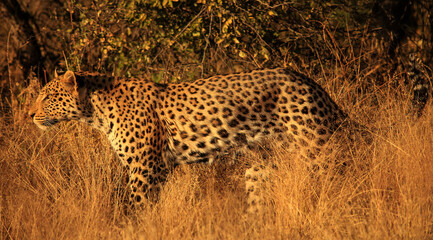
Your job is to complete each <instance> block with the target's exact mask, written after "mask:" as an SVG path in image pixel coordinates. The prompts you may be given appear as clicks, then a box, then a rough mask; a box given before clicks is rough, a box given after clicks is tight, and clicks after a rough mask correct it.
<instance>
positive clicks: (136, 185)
mask: <svg viewBox="0 0 433 240" xmlns="http://www.w3.org/2000/svg"><path fill="white" fill-rule="evenodd" d="M168 173H169V168H168V166H167V164H166V163H165V162H164V161H163V160H162V158H161V156H157V155H156V154H152V153H150V154H147V155H146V153H145V155H144V156H142V157H141V158H140V160H139V161H137V162H133V163H131V164H130V165H129V186H130V189H131V192H130V201H129V203H130V205H135V206H136V205H141V204H142V202H143V201H145V200H146V199H149V200H150V201H152V202H155V201H157V200H158V195H159V191H160V190H161V187H162V185H163V184H164V182H165V181H166V179H167V175H168Z"/></svg>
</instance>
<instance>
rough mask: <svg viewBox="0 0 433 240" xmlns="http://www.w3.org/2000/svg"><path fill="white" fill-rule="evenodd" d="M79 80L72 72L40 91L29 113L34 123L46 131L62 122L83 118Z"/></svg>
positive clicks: (57, 77) (56, 79) (51, 82)
mask: <svg viewBox="0 0 433 240" xmlns="http://www.w3.org/2000/svg"><path fill="white" fill-rule="evenodd" d="M82 91H83V90H79V89H78V85H77V79H76V77H75V74H74V73H73V72H72V71H67V72H66V73H65V74H64V75H61V76H57V74H55V78H54V79H53V80H52V81H50V82H49V83H47V84H46V85H45V86H44V87H43V88H42V90H41V91H40V93H39V95H38V97H37V99H36V102H35V103H34V104H33V106H32V107H31V109H30V111H29V115H30V117H32V119H33V122H34V123H35V124H36V125H37V126H38V127H39V128H41V129H46V128H47V127H50V126H52V125H54V124H56V123H58V122H60V121H67V120H77V119H80V118H82V117H83V104H82V101H80V96H81V95H82V94H83V93H82Z"/></svg>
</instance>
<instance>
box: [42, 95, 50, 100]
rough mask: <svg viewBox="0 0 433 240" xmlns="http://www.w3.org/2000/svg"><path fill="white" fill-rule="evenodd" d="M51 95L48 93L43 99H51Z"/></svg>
mask: <svg viewBox="0 0 433 240" xmlns="http://www.w3.org/2000/svg"><path fill="white" fill-rule="evenodd" d="M50 97H51V94H46V95H45V96H44V98H42V101H45V100H48V99H50Z"/></svg>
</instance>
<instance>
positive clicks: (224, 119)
mask: <svg viewBox="0 0 433 240" xmlns="http://www.w3.org/2000/svg"><path fill="white" fill-rule="evenodd" d="M30 115H31V116H32V117H33V120H34V122H35V123H36V125H38V126H39V127H41V128H46V127H49V126H51V125H53V124H55V123H58V122H60V121H66V120H80V121H83V122H86V123H88V124H89V125H91V126H92V127H94V128H96V129H99V130H100V131H102V132H103V133H105V134H106V135H107V137H108V139H109V140H110V142H111V144H112V146H113V148H114V150H115V151H116V152H117V155H118V156H119V158H120V160H121V162H122V163H123V165H124V166H126V167H127V168H128V169H129V174H130V180H129V185H130V188H131V195H130V199H131V202H132V203H138V204H139V203H140V202H142V201H143V199H145V198H155V197H156V196H157V193H158V191H159V189H160V187H161V184H162V183H163V182H164V181H166V178H167V174H168V173H169V172H170V171H171V170H172V169H173V168H174V167H175V166H176V165H179V164H185V163H199V162H204V163H212V162H213V161H214V160H215V159H218V157H219V156H221V155H222V154H224V153H225V152H227V151H228V150H230V149H233V148H235V149H237V148H240V147H242V146H251V145H254V144H259V143H260V142H263V141H267V142H269V141H284V142H286V143H287V144H286V146H288V148H291V149H296V150H299V151H300V152H301V155H302V156H304V157H305V158H309V159H314V158H315V157H316V155H317V154H318V152H319V151H320V149H321V148H322V147H323V146H324V145H325V144H326V142H327V141H328V139H329V138H330V136H331V135H332V134H333V132H334V131H335V130H336V129H337V128H338V127H339V125H340V124H341V123H342V122H343V121H344V120H345V119H346V115H345V114H344V113H343V112H342V111H341V110H340V108H339V107H338V106H337V105H336V104H335V103H334V101H333V100H332V99H331V98H330V97H329V95H328V94H327V93H326V92H325V91H324V90H323V89H322V88H321V87H320V86H319V85H318V84H317V83H316V82H314V81H313V80H312V79H310V78H308V77H306V76H305V75H302V74H300V73H298V72H296V71H293V70H290V69H282V68H279V69H270V70H259V71H253V72H249V73H240V74H232V75H225V76H214V77H211V78H208V79H200V80H197V81H194V82H183V83H179V84H168V85H164V84H157V83H154V82H151V81H147V80H144V79H138V78H118V77H112V76H105V75H101V74H95V73H84V72H75V73H73V72H71V71H68V72H66V73H65V74H64V75H62V76H60V77H56V78H55V79H54V80H52V81H51V82H49V83H48V84H47V85H46V86H45V87H44V88H43V89H42V90H41V92H40V94H39V97H38V98H37V100H36V102H35V104H34V107H33V109H32V110H31V112H30ZM256 170H257V169H256ZM256 172H257V171H255V170H250V171H247V188H248V189H253V188H254V187H251V181H253V182H254V179H256V178H257V177H254V176H257V174H256ZM253 173H254V174H255V175H254V174H253ZM251 174H253V175H251ZM259 175H260V174H259ZM248 176H249V178H248ZM251 176H252V177H251ZM251 179H253V180H251ZM249 191H250V192H251V190H249ZM256 195H257V194H256Z"/></svg>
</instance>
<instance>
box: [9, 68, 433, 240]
mask: <svg viewBox="0 0 433 240" xmlns="http://www.w3.org/2000/svg"><path fill="white" fill-rule="evenodd" d="M330 79H331V78H330ZM332 79H338V76H335V78H334V76H332ZM386 82H392V79H388V81H386ZM321 83H322V84H325V85H324V88H325V89H327V90H328V91H329V92H330V93H331V95H332V97H333V98H334V99H336V101H337V102H338V103H339V105H341V106H342V107H343V108H344V109H345V110H346V111H347V112H348V113H349V115H350V116H352V118H354V119H355V120H357V121H358V122H360V123H361V124H364V125H366V126H367V127H369V128H370V129H371V132H372V135H373V136H374V138H373V142H372V143H368V144H367V143H365V142H363V141H359V142H358V141H355V144H354V145H353V146H351V148H350V149H346V150H345V152H344V153H345V154H344V158H346V159H343V160H342V159H339V158H341V156H342V155H341V154H339V153H338V149H339V147H340V146H339V145H340V144H341V142H340V143H332V142H331V149H336V151H334V152H333V153H332V154H331V155H329V156H327V158H328V159H327V161H331V162H332V161H334V162H344V161H346V162H349V163H350V164H348V166H347V167H346V168H345V172H344V173H343V174H342V173H340V172H339V169H337V168H333V167H332V166H331V167H330V168H329V169H325V170H323V171H317V172H310V171H309V170H308V169H307V168H306V167H305V164H304V163H303V162H302V161H301V160H300V159H298V158H296V157H295V156H293V155H291V154H290V153H288V152H287V150H286V149H274V150H273V152H272V154H271V157H270V159H267V160H266V161H272V163H273V164H274V165H275V166H276V168H275V169H272V170H271V173H270V175H269V179H268V181H267V182H266V184H265V185H266V186H265V190H264V191H265V192H264V194H265V196H266V204H265V206H264V210H263V214H261V215H258V216H257V217H255V218H252V217H249V216H248V215H246V214H245V194H244V189H243V176H242V173H241V172H239V171H236V164H216V165H213V166H207V165H194V166H182V167H180V168H179V169H176V171H175V172H174V173H173V174H172V175H171V176H170V178H169V180H168V182H167V183H166V185H165V187H164V189H163V191H162V193H161V198H160V201H159V202H158V203H156V204H154V205H153V206H145V207H144V209H143V211H140V212H132V213H129V214H125V199H126V197H125V196H126V195H127V192H126V189H127V188H126V185H125V177H126V175H125V172H124V170H123V169H122V167H121V166H120V163H119V161H118V160H117V159H116V157H115V155H114V153H113V151H112V150H111V148H110V146H109V143H108V142H107V140H106V139H105V137H104V136H102V135H101V134H100V133H98V132H96V131H94V130H92V129H90V128H89V127H87V126H85V125H82V124H79V123H76V122H70V123H65V124H60V125H59V126H56V127H54V128H53V129H51V130H49V131H47V132H41V131H40V130H38V129H37V128H36V127H35V126H34V125H33V124H32V123H31V122H30V120H29V119H28V120H23V121H20V122H16V121H15V120H14V119H17V118H12V117H11V116H12V115H14V114H23V113H24V110H20V109H15V111H16V112H14V113H13V114H9V115H5V116H2V117H0V189H1V194H2V195H1V198H0V199H1V200H0V201H1V202H0V238H1V239H432V238H433V164H432V156H433V146H432V143H433V131H432V130H431V126H432V124H433V111H432V109H431V106H430V105H429V106H427V109H426V111H425V112H424V116H423V117H421V118H420V119H413V118H412V117H411V116H408V115H407V114H406V112H407V107H408V100H409V99H407V98H405V96H404V95H400V94H399V93H398V91H395V90H391V89H392V88H390V87H387V86H379V87H377V88H375V89H370V92H369V93H368V94H362V93H359V92H357V91H356V90H355V89H359V88H357V86H354V85H348V84H347V83H346V82H343V81H329V79H328V80H327V81H325V80H322V81H321ZM353 99H357V101H353ZM378 103H379V104H378ZM20 111H21V112H20ZM14 116H15V115H14ZM18 119H20V118H18ZM14 121H15V122H14ZM333 144H334V145H333ZM334 154H335V155H334ZM255 160H256V161H261V160H260V159H255Z"/></svg>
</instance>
